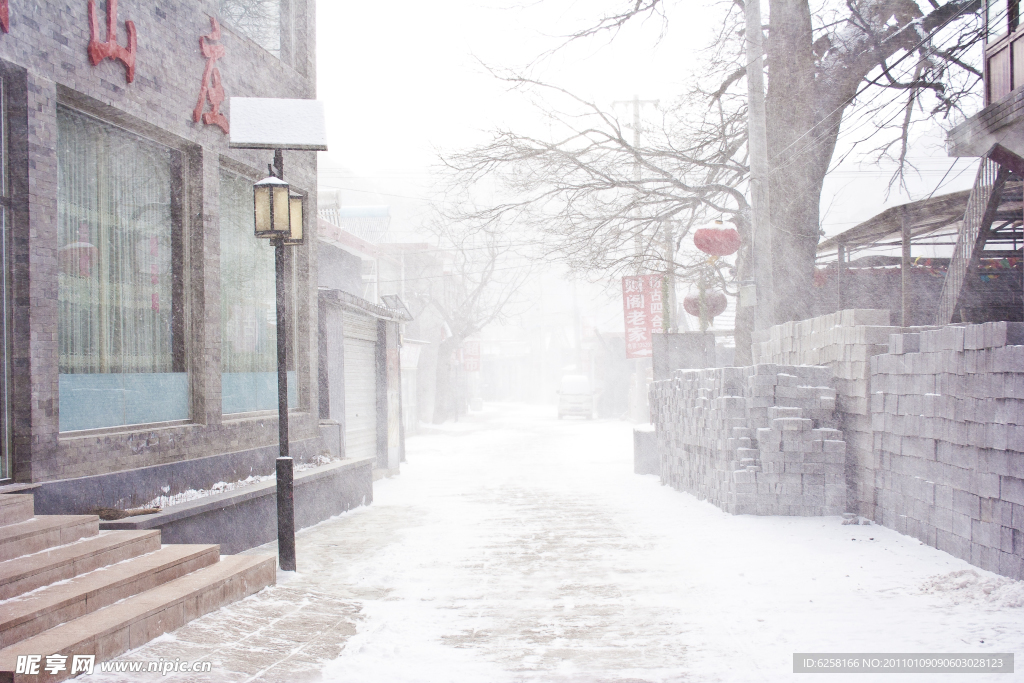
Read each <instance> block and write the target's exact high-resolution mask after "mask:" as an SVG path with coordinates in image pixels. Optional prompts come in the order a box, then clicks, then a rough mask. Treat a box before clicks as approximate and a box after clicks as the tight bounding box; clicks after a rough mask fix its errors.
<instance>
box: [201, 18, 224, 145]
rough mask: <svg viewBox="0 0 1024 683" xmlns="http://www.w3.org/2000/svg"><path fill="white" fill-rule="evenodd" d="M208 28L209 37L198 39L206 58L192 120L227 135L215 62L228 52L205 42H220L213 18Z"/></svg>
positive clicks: (222, 86) (220, 84)
mask: <svg viewBox="0 0 1024 683" xmlns="http://www.w3.org/2000/svg"><path fill="white" fill-rule="evenodd" d="M210 26H212V27H213V30H212V31H211V32H210V35H208V36H200V37H199V49H200V50H202V52H203V56H204V57H206V69H205V70H204V71H203V85H202V87H201V88H200V89H199V101H198V102H196V108H195V109H194V110H192V120H193V121H195V122H196V123H199V121H200V120H202V122H203V123H205V124H206V125H210V124H214V125H217V126H220V129H221V130H222V131H224V132H225V133H227V132H228V120H227V117H225V116H224V115H223V114H221V113H220V105H221V104H223V103H224V84H223V82H222V81H221V79H220V69H218V68H217V60H218V59H223V58H224V56H225V55H227V53H228V51H227V48H225V47H224V46H223V45H213V44H211V43H209V42H207V41H216V40H220V25H219V24H217V20H216V19H214V18H213V17H210ZM207 100H209V102H210V111H208V112H205V113H204V111H203V110H204V109H206V102H207Z"/></svg>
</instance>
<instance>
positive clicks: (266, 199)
mask: <svg viewBox="0 0 1024 683" xmlns="http://www.w3.org/2000/svg"><path fill="white" fill-rule="evenodd" d="M253 199H254V200H255V203H256V236H257V237H270V236H271V235H272V234H273V226H272V225H271V224H270V188H269V187H266V186H262V187H261V186H256V187H255V188H253Z"/></svg>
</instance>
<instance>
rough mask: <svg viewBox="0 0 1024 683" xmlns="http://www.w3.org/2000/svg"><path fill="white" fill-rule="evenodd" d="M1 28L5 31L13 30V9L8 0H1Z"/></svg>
mask: <svg viewBox="0 0 1024 683" xmlns="http://www.w3.org/2000/svg"><path fill="white" fill-rule="evenodd" d="M0 28H2V29H3V30H4V33H10V32H11V11H10V9H9V8H8V6H7V0H0Z"/></svg>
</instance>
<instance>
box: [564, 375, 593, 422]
mask: <svg viewBox="0 0 1024 683" xmlns="http://www.w3.org/2000/svg"><path fill="white" fill-rule="evenodd" d="M595 398H596V394H595V392H594V390H593V387H591V386H590V379H589V378H588V377H587V376H586V375H565V376H564V377H562V382H561V384H560V386H559V389H558V419H559V420H561V419H562V418H563V417H565V416H566V415H579V416H581V417H585V418H587V419H588V420H590V419H592V418H593V417H594V406H595V403H596V401H595Z"/></svg>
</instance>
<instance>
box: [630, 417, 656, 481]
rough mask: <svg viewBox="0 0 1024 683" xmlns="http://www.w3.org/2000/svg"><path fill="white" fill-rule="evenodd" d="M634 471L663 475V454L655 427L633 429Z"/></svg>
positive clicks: (636, 472) (635, 472)
mask: <svg viewBox="0 0 1024 683" xmlns="http://www.w3.org/2000/svg"><path fill="white" fill-rule="evenodd" d="M633 473H634V474H657V475H659V476H660V475H661V454H660V453H658V435H657V433H656V432H655V431H654V427H635V428H634V429H633Z"/></svg>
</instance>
